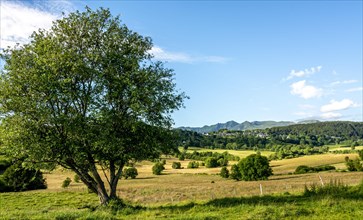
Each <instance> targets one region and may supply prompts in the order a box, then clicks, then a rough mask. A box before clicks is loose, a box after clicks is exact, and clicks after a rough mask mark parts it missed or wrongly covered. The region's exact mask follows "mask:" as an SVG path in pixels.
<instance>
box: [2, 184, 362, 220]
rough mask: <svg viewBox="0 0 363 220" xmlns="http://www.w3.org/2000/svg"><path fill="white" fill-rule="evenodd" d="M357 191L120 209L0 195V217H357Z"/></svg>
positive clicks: (74, 198)
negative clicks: (325, 194) (326, 194)
mask: <svg viewBox="0 0 363 220" xmlns="http://www.w3.org/2000/svg"><path fill="white" fill-rule="evenodd" d="M362 193H363V192H362V189H361V190H360V194H357V190H355V191H354V192H351V193H349V192H347V193H345V194H336V195H334V194H333V195H328V196H312V197H307V196H301V195H275V196H263V197H256V196H255V197H240V198H223V199H214V200H211V201H209V202H197V203H192V202H190V203H184V204H179V205H164V206H157V207H155V206H153V207H143V208H142V207H136V208H135V207H127V208H124V209H122V210H120V211H117V210H112V209H104V208H97V205H98V202H97V197H96V196H95V195H92V194H87V193H76V192H53V193H50V192H23V193H16V194H15V193H2V194H0V219H10V218H11V219H78V218H79V219H156V218H158V219H362V218H363V210H362V209H361V207H362V205H363V199H362V196H363V194H362Z"/></svg>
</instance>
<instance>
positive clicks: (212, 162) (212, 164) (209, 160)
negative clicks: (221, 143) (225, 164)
mask: <svg viewBox="0 0 363 220" xmlns="http://www.w3.org/2000/svg"><path fill="white" fill-rule="evenodd" d="M218 165H219V164H218V160H217V158H214V157H208V158H207V159H206V160H205V166H206V167H207V168H213V167H218Z"/></svg>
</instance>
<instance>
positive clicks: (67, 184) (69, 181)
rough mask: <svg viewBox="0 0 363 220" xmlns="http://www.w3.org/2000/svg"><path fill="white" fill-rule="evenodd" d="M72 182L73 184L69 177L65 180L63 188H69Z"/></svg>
mask: <svg viewBox="0 0 363 220" xmlns="http://www.w3.org/2000/svg"><path fill="white" fill-rule="evenodd" d="M71 182H72V180H71V178H69V177H67V178H66V179H65V180H63V183H62V188H68V186H69V185H70V184H71Z"/></svg>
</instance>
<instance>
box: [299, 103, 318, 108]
mask: <svg viewBox="0 0 363 220" xmlns="http://www.w3.org/2000/svg"><path fill="white" fill-rule="evenodd" d="M299 107H300V108H301V109H314V108H315V106H313V105H309V104H304V105H299Z"/></svg>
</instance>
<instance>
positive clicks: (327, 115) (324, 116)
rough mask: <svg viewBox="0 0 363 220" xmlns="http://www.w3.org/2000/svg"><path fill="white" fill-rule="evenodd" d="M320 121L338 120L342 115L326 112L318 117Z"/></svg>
mask: <svg viewBox="0 0 363 220" xmlns="http://www.w3.org/2000/svg"><path fill="white" fill-rule="evenodd" d="M320 117H321V118H322V119H338V118H341V117H342V114H340V113H337V112H326V113H323V114H321V115H320Z"/></svg>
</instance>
